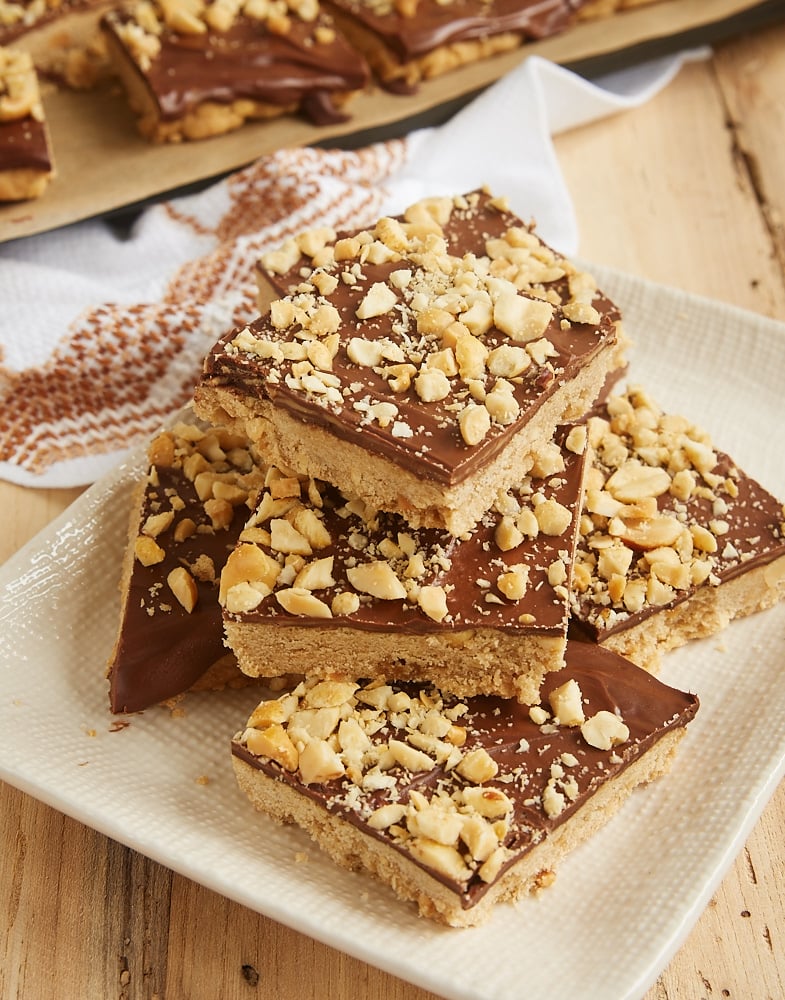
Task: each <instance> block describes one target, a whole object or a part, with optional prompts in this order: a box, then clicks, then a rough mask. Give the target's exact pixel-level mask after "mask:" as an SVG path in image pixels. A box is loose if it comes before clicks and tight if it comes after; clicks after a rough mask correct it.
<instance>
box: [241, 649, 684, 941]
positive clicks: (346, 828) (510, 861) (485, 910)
mask: <svg viewBox="0 0 785 1000" xmlns="http://www.w3.org/2000/svg"><path fill="white" fill-rule="evenodd" d="M542 695H543V704H542V705H541V706H538V707H537V708H536V709H531V710H527V709H525V708H524V707H523V706H521V705H520V704H519V703H517V702H515V701H512V700H509V699H498V698H473V699H472V698H470V699H467V700H466V701H464V702H459V701H457V700H456V699H454V698H451V697H448V696H446V695H443V694H442V693H441V692H440V691H439V690H437V689H435V688H430V687H424V688H418V687H416V686H413V685H408V686H407V685H402V684H399V683H398V682H390V684H386V683H383V682H374V683H370V684H364V685H357V684H346V683H341V682H337V681H329V680H328V681H318V682H317V681H313V680H309V681H307V682H305V683H303V684H301V685H300V686H298V687H297V688H296V689H295V690H294V691H293V692H292V693H289V694H286V695H283V696H282V697H281V698H279V699H278V700H277V701H272V702H262V703H261V704H259V706H258V707H257V708H256V710H255V711H254V712H253V713H252V715H251V716H250V718H249V720H248V722H247V724H246V726H245V727H244V729H243V730H242V731H241V732H239V733H238V734H237V735H236V736H235V738H234V740H233V742H232V747H231V749H232V760H233V764H234V768H235V773H236V777H237V781H238V783H239V785H240V788H241V789H242V790H243V792H245V794H246V795H247V796H248V798H249V799H250V801H251V802H252V803H253V805H254V806H255V808H256V809H257V810H259V811H261V812H263V813H266V814H268V815H269V816H271V817H272V818H273V819H274V820H276V821H278V822H282V823H296V824H298V825H299V826H300V827H302V828H303V829H304V830H306V831H307V832H308V833H309V834H310V835H311V837H312V838H313V839H314V840H315V841H316V842H317V843H318V844H319V846H320V847H321V848H322V849H323V850H324V851H325V852H326V853H327V854H328V855H329V856H330V857H331V858H332V859H333V860H334V861H335V862H337V863H338V864H339V865H341V866H343V867H345V868H350V869H359V870H363V871H365V872H367V873H369V874H371V875H373V876H375V877H377V878H378V879H380V880H381V881H382V882H384V883H386V884H387V885H389V886H391V887H392V888H393V890H394V891H395V892H396V893H397V895H398V896H399V897H400V898H401V899H403V900H412V901H414V902H415V903H416V905H417V907H418V909H419V913H420V915H421V916H424V917H429V918H432V919H434V920H436V921H439V922H441V923H446V924H450V925H452V926H456V927H465V926H471V925H476V924H480V923H482V922H484V921H486V920H487V919H488V918H489V917H490V915H491V912H492V909H493V907H494V905H495V904H496V903H500V902H504V901H509V900H516V899H519V898H520V897H522V896H525V895H527V894H530V893H536V892H538V891H539V890H541V889H544V888H545V887H547V886H549V885H550V884H551V883H552V882H553V881H554V878H555V870H556V869H557V868H558V865H559V863H560V862H561V860H562V859H563V858H564V856H565V855H566V854H568V853H569V852H570V851H571V850H573V849H574V848H575V847H576V846H578V844H580V843H582V842H583V841H585V840H586V839H587V838H588V837H590V836H591V835H592V834H594V833H595V832H596V831H597V830H599V829H600V828H601V827H602V826H603V825H604V824H605V823H606V821H607V820H608V819H609V818H610V817H611V816H612V815H613V814H614V813H615V812H616V811H617V809H618V808H619V807H620V806H621V805H622V804H623V802H624V801H625V800H626V799H627V797H628V796H629V794H630V793H631V791H632V790H633V789H634V788H635V787H636V786H637V785H640V784H644V783H646V782H649V781H651V780H652V779H653V778H656V777H658V776H659V775H661V774H663V773H664V772H666V771H667V770H668V769H669V767H670V766H671V762H672V758H673V754H674V752H675V750H676V748H677V745H678V743H679V741H680V739H681V737H682V736H683V735H684V734H685V731H686V728H685V727H686V726H687V724H688V723H689V722H690V721H691V720H692V719H693V718H694V716H695V714H696V712H697V710H698V699H697V698H696V697H695V696H693V695H689V694H683V693H681V692H679V691H676V690H674V689H673V688H670V687H666V686H665V685H664V684H662V683H660V682H659V681H658V680H657V679H656V678H655V677H654V676H652V675H651V674H649V673H647V672H646V671H644V670H641V669H640V668H639V667H636V666H634V665H633V664H631V663H629V662H628V661H626V660H624V659H622V658H621V657H619V656H617V655H616V654H615V653H613V652H611V651H609V650H603V649H601V648H600V647H598V646H594V645H592V644H590V643H570V644H569V646H568V650H567V665H566V667H565V669H564V671H562V673H561V674H551V675H549V676H548V677H547V678H546V680H545V684H544V687H543V692H542Z"/></svg>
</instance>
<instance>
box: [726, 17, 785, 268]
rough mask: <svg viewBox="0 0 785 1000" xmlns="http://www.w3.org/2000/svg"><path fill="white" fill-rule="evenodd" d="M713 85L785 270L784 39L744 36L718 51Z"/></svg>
mask: <svg viewBox="0 0 785 1000" xmlns="http://www.w3.org/2000/svg"><path fill="white" fill-rule="evenodd" d="M714 66H715V70H716V73H717V81H718V84H719V88H720V91H721V93H722V96H723V99H724V102H725V107H726V109H727V114H728V121H729V124H730V127H731V128H732V129H733V133H734V135H735V142H736V149H737V152H738V155H739V156H740V157H741V158H742V160H743V163H744V168H745V169H746V170H747V171H748V173H749V176H750V182H751V184H752V185H753V186H754V188H755V192H756V195H757V198H758V201H759V203H760V206H761V211H762V213H763V217H764V219H765V221H766V224H767V226H768V228H769V232H770V235H771V239H772V243H773V245H774V251H775V253H776V256H777V261H778V263H779V266H780V268H781V269H782V271H783V272H785V184H784V183H783V178H785V143H783V142H782V141H781V136H783V135H785V98H783V95H785V35H783V32H782V31H781V30H775V31H770V32H759V33H756V34H751V35H747V36H745V37H743V38H741V39H739V40H738V41H737V42H735V43H734V44H732V45H729V44H726V45H722V46H720V47H719V48H718V50H717V54H716V57H715V59H714Z"/></svg>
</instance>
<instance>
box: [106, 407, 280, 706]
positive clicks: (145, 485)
mask: <svg viewBox="0 0 785 1000" xmlns="http://www.w3.org/2000/svg"><path fill="white" fill-rule="evenodd" d="M148 460H149V466H148V470H147V474H146V476H145V478H144V479H143V480H142V481H141V482H140V483H139V486H138V488H137V489H136V490H135V491H134V498H133V504H132V509H131V518H130V525H129V543H128V547H127V549H126V555H125V559H124V563H123V569H122V580H121V593H122V611H121V617H120V624H119V630H118V635H117V639H116V642H115V646H114V649H113V651H112V655H111V658H110V660H109V665H108V676H109V685H110V706H111V709H112V711H113V712H137V711H141V710H142V709H145V708H148V707H150V706H151V705H155V704H158V703H160V702H164V701H167V700H169V699H171V698H175V697H176V696H178V695H180V694H183V693H184V692H185V691H187V690H193V689H210V688H218V687H223V686H225V685H226V684H238V683H247V682H248V681H247V678H245V675H243V674H242V673H241V672H240V671H239V670H238V668H237V663H236V661H235V658H234V656H233V655H232V654H231V652H230V651H228V650H227V649H226V647H225V646H224V644H223V627H222V624H221V607H220V605H219V603H218V580H219V576H220V573H221V569H222V567H223V565H224V562H225V561H226V558H227V557H228V555H229V553H230V552H231V551H232V549H233V547H234V545H235V544H236V542H237V538H238V536H239V533H240V531H241V530H242V527H243V525H244V523H245V520H246V518H247V517H248V514H249V509H248V506H247V504H250V506H251V508H253V506H254V504H255V500H256V498H257V496H258V492H259V490H260V489H261V488H262V486H263V484H264V469H263V467H262V466H261V465H260V463H259V461H258V458H257V456H256V455H255V453H254V451H253V449H251V448H249V446H248V443H247V442H246V441H244V440H243V439H242V438H239V437H238V436H237V435H236V434H234V433H230V432H228V431H227V430H226V429H225V428H205V427H203V426H199V425H198V424H197V423H196V422H191V421H188V420H183V421H182V422H180V423H178V424H176V425H175V426H174V427H173V428H172V429H171V430H166V431H162V432H161V433H160V434H159V435H158V436H157V437H156V438H155V439H154V440H153V441H152V442H151V444H150V447H149V449H148Z"/></svg>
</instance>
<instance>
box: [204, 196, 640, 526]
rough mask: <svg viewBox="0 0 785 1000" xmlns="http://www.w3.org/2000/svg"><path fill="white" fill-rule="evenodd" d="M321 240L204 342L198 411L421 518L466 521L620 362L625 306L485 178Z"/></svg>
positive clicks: (293, 254)
mask: <svg viewBox="0 0 785 1000" xmlns="http://www.w3.org/2000/svg"><path fill="white" fill-rule="evenodd" d="M309 236H310V237H313V233H311V234H306V239H307V238H308V237H309ZM301 245H304V244H302V241H301V243H298V242H297V241H292V243H291V245H290V246H287V247H286V248H285V249H284V251H283V252H282V253H279V254H278V255H276V259H275V262H276V264H277V267H278V270H279V273H280V277H277V278H276V279H275V281H276V283H277V284H280V285H283V286H286V283H287V282H288V281H289V280H290V279H291V276H292V272H291V270H289V269H292V268H295V267H296V266H297V265H298V262H300V259H301ZM310 249H311V251H312V256H311V258H310V266H308V267H304V268H303V271H304V272H305V273H304V275H303V277H302V278H301V281H300V284H299V285H298V286H297V288H296V289H295V290H294V291H292V292H291V293H290V294H287V295H284V296H283V297H282V298H278V299H275V300H274V301H272V303H271V304H270V309H269V312H268V313H267V314H266V315H264V316H262V317H260V318H259V319H258V320H256V321H255V322H253V323H252V324H250V326H248V327H244V328H242V329H239V330H233V331H230V332H229V333H227V334H226V335H225V336H224V337H223V338H222V339H221V341H219V343H218V344H217V345H216V346H215V347H214V348H213V350H212V351H211V352H210V353H209V354H208V356H207V358H206V360H205V366H204V372H203V375H202V378H201V380H200V383H199V384H198V386H197V387H196V391H195V395H194V401H195V407H196V410H197V412H198V413H200V414H201V415H202V416H204V417H205V418H206V419H209V420H211V421H213V422H216V423H227V424H229V425H232V426H235V427H237V428H238V429H240V430H241V431H242V432H243V433H244V434H246V435H247V436H248V437H249V439H250V440H252V441H255V442H257V443H258V445H259V447H260V449H261V450H262V451H263V452H264V454H265V455H266V456H268V457H269V459H270V461H271V462H272V463H274V464H276V465H278V466H283V467H286V468H290V469H294V470H296V471H297V472H300V473H303V474H304V475H307V476H310V477H312V478H315V479H319V480H323V481H325V482H329V483H332V484H333V485H335V486H337V487H338V488H339V489H340V490H341V491H342V492H343V493H345V494H346V495H354V496H357V497H359V498H360V499H361V500H363V501H364V502H365V503H367V504H369V505H370V506H372V507H374V508H377V509H380V510H386V511H390V512H392V513H397V514H400V515H402V516H403V517H404V518H406V520H407V521H408V522H409V523H410V524H411V525H412V527H436V528H447V530H448V531H450V532H451V533H452V534H454V535H461V534H463V533H464V532H466V531H467V530H470V529H471V528H472V526H473V525H474V524H476V523H477V521H478V520H479V519H480V517H482V515H483V514H484V513H485V511H487V510H488V509H490V507H491V506H492V505H493V503H494V500H495V498H496V496H497V495H498V494H499V492H500V491H501V492H503V491H504V490H506V489H507V488H508V487H510V486H511V485H513V484H515V483H517V482H519V481H520V479H521V477H522V476H523V475H525V473H526V471H527V470H528V468H529V467H530V466H531V464H532V461H533V455H534V453H535V451H536V449H537V448H538V446H539V445H540V444H541V442H543V441H549V440H551V438H552V437H553V434H554V431H555V429H556V427H557V426H558V425H559V424H561V423H565V422H569V421H570V420H572V419H574V418H576V417H581V416H583V414H584V413H585V411H586V410H587V409H588V407H589V406H590V404H591V403H592V402H593V401H594V399H595V398H596V397H597V395H598V394H599V392H600V390H601V388H602V386H603V384H604V381H605V378H606V375H607V374H608V373H609V372H610V371H613V370H615V369H616V368H618V367H619V365H620V363H621V360H620V355H621V350H622V334H621V332H620V330H619V312H618V309H617V308H616V307H615V306H614V305H613V303H611V302H609V300H608V299H607V298H605V297H604V296H603V295H602V294H601V293H600V292H599V291H598V290H597V288H596V285H595V283H594V281H593V279H592V278H591V277H590V276H589V275H587V274H585V273H583V272H580V271H578V270H577V269H576V268H574V267H573V266H572V265H571V264H570V263H569V262H568V261H566V260H564V259H563V258H561V257H559V256H557V255H556V254H554V252H553V251H551V250H550V249H549V248H547V247H546V246H544V244H543V243H542V242H541V240H539V238H538V237H537V236H535V235H534V233H532V232H531V230H530V229H529V227H528V226H525V225H524V224H523V223H522V222H521V221H520V219H518V218H517V217H516V216H514V215H513V214H512V213H511V212H509V211H508V210H507V208H506V205H505V203H504V202H503V201H500V200H497V199H494V198H492V197H490V196H489V195H488V194H486V193H483V192H473V193H472V194H470V195H468V196H465V197H464V196H461V197H457V198H445V199H433V200H429V201H427V202H421V203H418V204H417V205H416V206H412V208H411V209H410V210H409V211H408V212H407V213H405V216H404V217H403V218H402V219H393V218H384V219H381V220H379V222H378V223H377V224H376V226H375V227H372V228H370V229H368V230H361V231H358V232H356V233H354V234H353V235H351V236H348V237H340V238H336V239H335V240H334V241H333V242H327V243H326V244H325V243H324V237H322V246H321V247H318V246H317V247H311V248H310Z"/></svg>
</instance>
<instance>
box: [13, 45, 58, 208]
mask: <svg viewBox="0 0 785 1000" xmlns="http://www.w3.org/2000/svg"><path fill="white" fill-rule="evenodd" d="M53 177H54V164H53V160H52V152H51V148H50V144H49V134H48V131H47V126H46V118H45V116H44V108H43V105H42V103H41V94H40V91H39V88H38V75H37V73H36V70H35V66H34V65H33V60H32V58H31V56H30V55H29V54H28V53H27V52H22V51H19V50H17V49H14V48H12V47H6V48H0V201H26V200H28V199H30V198H39V197H40V196H41V195H42V194H43V193H44V191H45V190H46V189H47V187H48V186H49V182H50V181H51V179H52V178H53Z"/></svg>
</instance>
